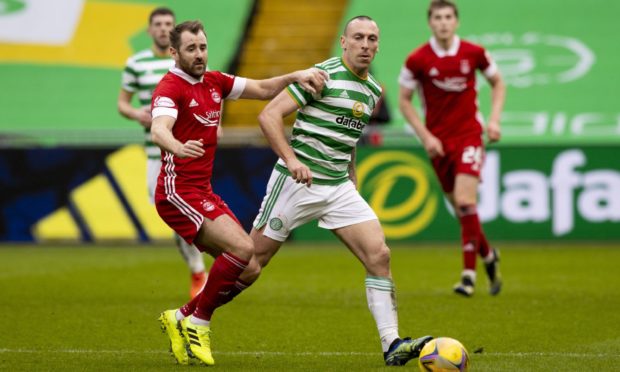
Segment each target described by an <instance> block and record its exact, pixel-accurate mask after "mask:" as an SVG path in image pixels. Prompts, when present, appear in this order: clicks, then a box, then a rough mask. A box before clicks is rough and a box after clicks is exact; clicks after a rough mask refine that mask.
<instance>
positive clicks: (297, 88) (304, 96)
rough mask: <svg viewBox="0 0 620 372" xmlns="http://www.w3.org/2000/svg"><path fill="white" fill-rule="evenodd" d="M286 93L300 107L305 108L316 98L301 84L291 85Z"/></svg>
mask: <svg viewBox="0 0 620 372" xmlns="http://www.w3.org/2000/svg"><path fill="white" fill-rule="evenodd" d="M286 92H287V93H288V94H289V95H290V96H291V97H292V98H293V100H294V101H295V102H296V103H297V105H298V106H299V107H304V106H306V105H307V104H309V103H310V102H312V101H314V97H313V96H312V94H311V93H308V92H306V91H305V90H304V88H302V87H301V85H299V83H293V84H290V85H289V86H288V87H286Z"/></svg>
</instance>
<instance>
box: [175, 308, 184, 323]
mask: <svg viewBox="0 0 620 372" xmlns="http://www.w3.org/2000/svg"><path fill="white" fill-rule="evenodd" d="M174 317H175V318H177V322H180V321H181V320H183V319H185V315H183V313H182V312H181V310H177V311H176V312H175V313H174Z"/></svg>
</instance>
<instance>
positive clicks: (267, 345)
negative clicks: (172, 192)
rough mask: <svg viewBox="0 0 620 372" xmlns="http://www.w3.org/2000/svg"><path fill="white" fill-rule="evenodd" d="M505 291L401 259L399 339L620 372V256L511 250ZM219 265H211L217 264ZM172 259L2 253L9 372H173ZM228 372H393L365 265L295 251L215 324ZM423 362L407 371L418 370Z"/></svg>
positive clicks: (403, 250)
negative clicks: (469, 288)
mask: <svg viewBox="0 0 620 372" xmlns="http://www.w3.org/2000/svg"><path fill="white" fill-rule="evenodd" d="M501 249H502V272H503V275H504V280H505V287H504V290H503V292H502V293H501V294H500V295H499V296H498V297H491V296H489V295H488V294H487V292H486V281H485V278H484V273H483V269H482V267H481V266H482V265H479V266H480V267H479V280H478V285H477V288H476V289H477V292H476V294H475V296H474V297H473V298H469V299H467V298H461V297H457V296H456V295H454V294H452V293H451V286H452V284H453V283H454V282H455V281H456V280H457V279H458V274H459V272H460V262H461V261H460V260H461V259H460V253H459V251H458V248H456V247H455V246H451V247H449V246H448V245H437V246H421V245H417V246H415V247H405V246H394V247H393V252H392V271H393V276H394V280H395V282H396V286H397V296H398V305H399V317H400V330H401V336H407V335H410V336H412V337H417V336H421V335H423V334H432V335H434V336H449V337H453V338H456V339H458V340H460V341H461V342H462V343H463V344H464V345H465V346H466V347H467V348H468V350H469V352H470V356H471V369H470V370H472V371H612V370H618V369H619V368H620V331H619V330H620V290H619V288H620V274H618V271H617V267H618V263H619V262H620V246H619V245H617V244H616V245H593V244H590V245H586V244H584V245H577V244H571V245H569V246H551V245H549V244H527V245H525V244H524V245H516V244H510V245H502V246H501ZM207 263H210V259H207ZM188 286H189V277H188V273H187V270H186V268H185V267H184V264H183V263H182V262H181V258H180V256H179V255H178V253H177V252H176V250H175V249H174V248H171V247H159V246H157V247H144V246H141V247H140V246H133V247H127V246H122V247H121V246H119V247H99V246H82V247H52V246H43V247H33V246H2V247H0V310H1V313H0V314H1V315H0V370H2V371H59V370H63V371H64V370H70V371H72V370H84V371H85V370H92V371H111V370H116V371H159V370H161V371H163V370H166V371H170V370H187V369H188V368H192V369H195V368H205V367H203V366H198V365H195V366H190V367H182V366H177V365H176V364H175V362H174V360H173V359H172V357H171V356H170V355H169V354H168V353H167V347H168V345H167V341H166V338H165V336H164V335H163V334H161V333H160V331H159V324H158V322H157V320H156V319H157V316H158V314H159V312H161V311H162V310H164V309H168V308H172V307H178V306H179V305H181V304H183V303H184V302H185V301H186V300H187V291H188ZM212 328H213V331H214V333H213V337H212V344H213V349H214V357H215V359H216V366H215V367H213V368H214V369H218V370H225V371H256V370H265V371H293V370H307V371H327V370H329V371H349V370H360V371H373V370H393V368H387V367H384V366H383V360H382V355H381V348H380V344H379V341H378V335H377V331H376V329H375V325H374V321H373V319H372V317H371V315H370V313H369V311H368V310H367V305H366V300H365V290H364V272H363V269H362V266H361V265H360V264H359V263H358V262H357V261H356V260H355V259H354V258H353V256H352V255H351V254H350V253H349V252H348V251H347V250H346V249H345V248H344V247H343V246H341V245H338V244H332V243H329V244H325V245H322V246H319V247H310V246H302V245H295V244H288V245H285V246H284V247H283V248H282V250H281V252H280V253H279V254H278V255H277V256H276V257H275V258H274V260H273V261H272V263H271V264H270V266H269V267H267V268H266V270H265V272H264V273H263V276H262V278H261V279H259V281H258V282H257V283H256V284H255V285H254V286H253V287H251V288H250V289H249V290H248V291H246V292H245V293H243V294H242V295H241V296H239V297H238V298H237V299H236V300H235V301H233V302H232V303H230V304H228V305H226V306H224V307H223V308H221V309H219V310H218V311H217V312H216V314H215V316H214V318H213V323H212ZM417 368H418V367H417V361H415V362H410V363H409V364H408V365H407V366H405V367H404V368H403V369H404V370H417Z"/></svg>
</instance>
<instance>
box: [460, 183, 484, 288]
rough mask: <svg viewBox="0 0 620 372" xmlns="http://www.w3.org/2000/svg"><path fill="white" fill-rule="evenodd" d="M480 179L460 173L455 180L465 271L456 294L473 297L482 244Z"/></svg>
mask: <svg viewBox="0 0 620 372" xmlns="http://www.w3.org/2000/svg"><path fill="white" fill-rule="evenodd" d="M477 193H478V177H475V176H473V175H470V174H463V173H459V174H457V175H456V177H455V180H454V193H453V200H454V210H455V213H456V215H457V217H458V219H459V223H460V225H461V247H462V249H463V271H462V273H461V280H460V281H459V282H458V283H457V284H456V285H455V286H454V292H455V293H458V294H461V295H464V296H471V295H473V294H474V286H475V284H476V257H477V253H478V247H479V244H480V220H479V218H478V211H477V209H476V205H477V197H478V194H477Z"/></svg>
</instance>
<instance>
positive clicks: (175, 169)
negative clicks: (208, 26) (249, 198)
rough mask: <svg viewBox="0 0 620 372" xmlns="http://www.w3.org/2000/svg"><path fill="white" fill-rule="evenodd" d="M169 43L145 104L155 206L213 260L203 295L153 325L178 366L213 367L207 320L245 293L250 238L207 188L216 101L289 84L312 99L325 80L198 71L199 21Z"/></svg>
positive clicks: (203, 59)
mask: <svg viewBox="0 0 620 372" xmlns="http://www.w3.org/2000/svg"><path fill="white" fill-rule="evenodd" d="M170 44H171V54H172V57H173V58H174V60H175V67H173V68H172V69H170V71H169V72H168V73H167V74H166V75H165V76H164V77H163V79H162V80H161V81H160V83H159V84H158V86H157V88H156V89H155V91H154V92H153V101H152V116H153V123H152V126H151V133H152V135H153V142H154V143H155V144H157V145H158V146H159V147H160V148H161V149H162V168H161V172H160V174H159V179H158V183H157V188H156V191H155V206H156V207H157V212H158V213H159V215H160V216H161V218H162V219H163V220H164V221H165V222H166V223H167V224H168V225H169V226H170V227H171V228H172V229H174V231H175V232H176V233H177V234H179V235H180V236H181V237H183V239H185V240H186V241H187V242H188V243H189V244H194V245H195V246H196V247H197V248H198V249H199V250H201V251H203V252H207V253H209V254H211V255H212V256H213V257H214V258H215V261H214V262H213V266H212V267H211V270H210V271H209V279H208V280H207V283H206V284H205V287H204V289H203V291H202V292H201V293H200V294H199V295H198V296H196V297H195V298H194V299H192V300H191V301H190V302H189V303H187V304H186V305H184V306H183V307H181V308H180V309H178V310H177V309H173V310H167V311H164V312H163V313H162V314H161V316H160V322H161V324H162V329H163V330H164V332H165V333H166V334H167V335H168V338H169V339H170V344H171V349H172V353H173V355H174V357H175V359H176V360H177V361H178V362H179V363H180V364H188V363H189V357H190V356H192V357H195V358H197V359H199V360H200V361H201V362H202V363H205V364H207V365H213V364H214V363H215V362H214V360H213V356H212V354H211V346H210V342H211V341H210V332H211V330H210V320H211V316H212V315H213V312H214V311H215V309H216V308H217V307H219V306H221V305H223V304H225V303H227V302H229V301H230V300H231V299H232V298H233V297H234V296H235V295H236V294H238V293H239V292H240V289H243V288H244V287H245V285H244V283H243V282H242V281H240V280H239V275H240V274H241V272H242V271H243V270H244V269H245V267H246V266H247V264H248V261H249V260H250V259H251V258H252V256H253V254H254V246H253V243H252V240H251V239H250V237H249V236H248V235H247V234H246V233H245V231H244V230H243V228H242V227H241V226H240V224H239V222H238V221H237V219H236V217H235V216H234V214H233V213H232V211H231V210H230V209H229V208H228V206H227V205H226V203H225V202H224V201H223V200H222V199H220V197H219V196H217V195H216V194H214V193H213V190H212V189H211V174H212V170H213V160H214V156H215V148H216V145H217V128H218V125H219V122H220V112H221V105H222V100H223V99H237V98H250V99H263V100H266V99H270V98H273V97H274V96H275V95H276V94H278V93H279V92H280V91H281V90H282V89H283V88H284V87H286V86H287V85H289V84H291V83H293V82H297V83H299V84H301V85H302V86H304V88H305V89H308V90H309V91H311V92H315V93H316V92H317V91H320V90H321V89H322V86H323V83H324V80H325V74H324V73H323V72H321V71H319V70H318V69H308V70H303V71H296V72H293V73H291V74H287V75H283V76H278V77H275V78H271V79H265V80H252V79H245V78H241V77H235V76H231V75H228V74H224V73H221V72H216V71H209V72H205V68H206V65H207V37H206V34H205V31H204V28H203V26H202V24H201V23H200V22H198V21H191V22H184V23H181V24H179V25H177V26H176V27H175V28H174V30H173V31H171V33H170ZM188 349H189V351H190V352H191V353H188V351H187V350H188Z"/></svg>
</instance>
